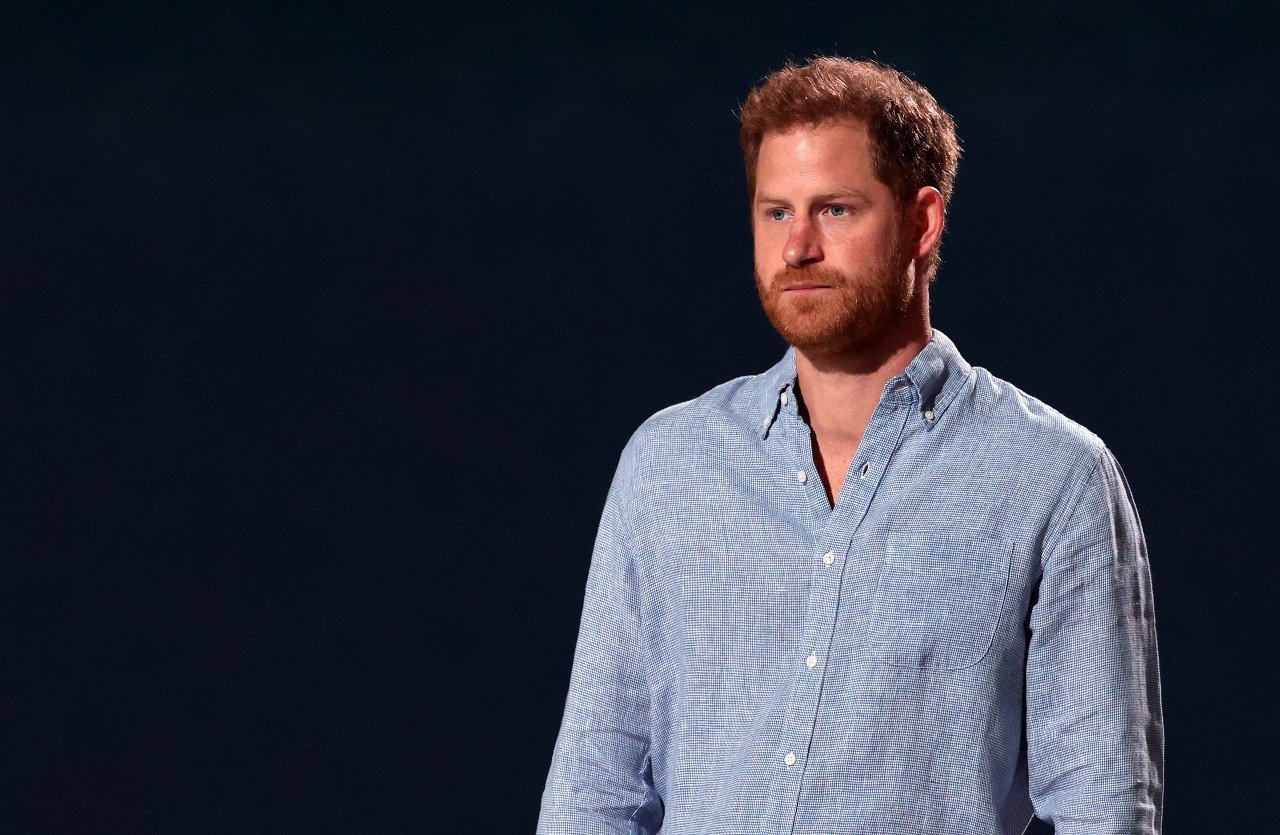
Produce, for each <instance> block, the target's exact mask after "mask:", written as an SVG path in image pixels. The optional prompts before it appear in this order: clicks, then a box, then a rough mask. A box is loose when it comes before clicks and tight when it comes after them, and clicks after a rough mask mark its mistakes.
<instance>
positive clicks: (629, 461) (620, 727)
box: [537, 436, 662, 835]
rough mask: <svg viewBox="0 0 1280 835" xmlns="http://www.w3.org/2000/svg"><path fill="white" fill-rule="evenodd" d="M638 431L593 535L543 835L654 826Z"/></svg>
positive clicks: (630, 833) (656, 805)
mask: <svg viewBox="0 0 1280 835" xmlns="http://www.w3.org/2000/svg"><path fill="white" fill-rule="evenodd" d="M635 447H636V438H635V436H633V438H632V440H631V441H630V442H629V443H628V445H627V448H626V449H625V450H624V451H623V454H622V458H621V460H620V461H619V464H618V468H617V471H616V472H615V474H614V478H613V483H612V485H611V486H610V488H609V495H608V498H607V499H606V502H605V508H604V512H603V514H602V516H601V520H600V526H599V529H598V531H597V534H596V541H595V547H594V549H593V552H592V557H591V567H590V570H589V572H588V576H587V585H586V594H585V598H584V602H583V607H582V619H581V623H580V626H579V631H578V641H577V646H576V649H575V651H574V659H573V672H572V675H571V677H570V683H569V694H568V697H567V699H566V701H565V710H564V717H563V720H562V722H561V726H560V732H559V735H558V737H557V739H556V744H555V749H554V752H553V754H552V761H551V769H550V772H549V774H548V776H547V782H546V788H545V790H544V791H543V794H542V808H541V814H540V816H539V819H538V829H537V831H538V833H539V835H553V833H554V835H568V834H569V833H575V834H576V833H582V834H583V835H586V833H591V835H596V833H626V835H640V834H641V833H648V832H656V831H657V830H658V828H659V826H660V825H661V813H662V804H661V801H660V799H659V798H658V796H657V793H656V791H655V790H654V787H653V785H652V780H651V776H650V768H649V760H648V756H649V727H650V726H649V704H650V699H649V685H648V679H647V676H646V674H645V660H644V659H645V651H644V647H643V642H642V640H641V636H640V589H639V582H638V579H637V576H636V569H635V565H634V563H633V561H632V559H631V554H630V552H629V550H628V541H627V540H628V536H629V525H628V521H627V520H628V515H629V510H630V507H631V504H632V495H631V472H632V470H633V468H634V463H633V461H634V455H635Z"/></svg>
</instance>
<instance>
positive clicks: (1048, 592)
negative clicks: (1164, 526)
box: [1026, 448, 1164, 835]
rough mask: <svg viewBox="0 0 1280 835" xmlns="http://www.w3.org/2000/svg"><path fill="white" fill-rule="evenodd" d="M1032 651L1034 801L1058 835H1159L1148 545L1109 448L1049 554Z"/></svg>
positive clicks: (1160, 764)
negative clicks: (1139, 834)
mask: <svg viewBox="0 0 1280 835" xmlns="http://www.w3.org/2000/svg"><path fill="white" fill-rule="evenodd" d="M1030 628H1031V640H1030V643H1029V645H1028V649H1027V670H1026V673H1027V677H1026V682H1027V684H1026V686H1027V692H1026V700H1027V701H1026V705H1027V717H1026V723H1027V727H1026V733H1027V766H1028V776H1029V784H1030V792H1031V801H1032V803H1033V805H1034V806H1035V810H1036V815H1037V816H1039V817H1040V818H1042V819H1044V820H1049V821H1052V822H1053V824H1054V830H1055V831H1056V832H1057V833H1058V835H1121V833H1124V835H1130V833H1134V834H1135V835H1136V834H1137V833H1141V835H1159V832H1160V827H1161V817H1162V812H1163V801H1164V719H1163V713H1162V710H1161V703H1160V666H1159V660H1158V656H1157V647H1156V623H1155V609H1154V600H1153V599H1152V592H1151V570H1150V567H1149V565H1148V563H1147V546H1146V540H1145V537H1144V535H1143V531H1142V524H1141V522H1140V521H1139V519H1138V511H1137V508H1136V507H1135V505H1134V501H1133V494H1132V492H1131V491H1130V489H1129V483H1128V481H1127V479H1126V478H1125V476H1124V473H1123V472H1122V471H1121V469H1120V465H1119V463H1118V462H1117V461H1116V460H1115V457H1114V456H1113V455H1112V454H1111V451H1110V450H1108V449H1106V448H1103V449H1102V450H1101V451H1100V452H1099V457H1098V460H1097V462H1096V464H1095V465H1094V467H1093V470H1092V472H1091V473H1090V474H1089V475H1088V476H1087V477H1086V478H1085V480H1084V482H1083V484H1082V485H1081V487H1080V489H1079V492H1078V493H1077V495H1076V497H1075V499H1074V500H1073V503H1072V505H1071V506H1070V507H1069V508H1068V510H1067V513H1066V517H1065V519H1064V521H1063V522H1062V523H1061V525H1060V526H1059V528H1058V530H1057V531H1056V532H1055V533H1054V534H1053V536H1052V539H1051V540H1050V541H1049V543H1048V544H1047V551H1046V556H1045V557H1044V564H1043V575H1042V577H1041V580H1040V589H1039V597H1038V599H1037V601H1036V603H1035V606H1034V607H1033V608H1032V610H1031V619H1030Z"/></svg>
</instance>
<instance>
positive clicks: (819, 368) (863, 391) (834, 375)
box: [796, 311, 932, 438]
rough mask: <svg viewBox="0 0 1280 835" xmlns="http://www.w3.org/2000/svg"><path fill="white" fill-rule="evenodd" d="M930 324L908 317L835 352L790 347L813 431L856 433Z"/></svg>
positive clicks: (804, 410)
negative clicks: (879, 334) (872, 339)
mask: <svg viewBox="0 0 1280 835" xmlns="http://www.w3.org/2000/svg"><path fill="white" fill-rule="evenodd" d="M931 336H932V330H931V327H930V325H929V317H928V313H927V311H926V313H925V315H924V317H923V319H918V318H915V317H908V318H907V319H904V320H903V322H902V323H901V326H900V327H898V328H894V329H891V330H890V331H887V332H886V333H885V334H884V335H883V336H882V337H881V338H880V339H879V340H877V341H876V342H874V343H868V344H865V345H859V346H856V347H855V348H852V349H850V350H848V351H846V352H844V353H840V354H817V353H815V352H807V353H806V352H804V351H801V350H799V349H797V350H796V379H797V386H798V388H799V390H800V401H799V403H800V404H801V413H802V415H803V416H804V418H805V419H806V420H807V421H808V422H809V426H810V427H811V428H812V429H813V431H814V432H815V433H816V434H818V435H825V436H831V437H843V438H860V437H861V436H862V433H863V430H864V429H865V428H866V426H867V423H868V422H869V421H870V420H871V414H872V412H874V411H875V408H876V406H877V405H878V404H879V403H880V393H881V391H882V390H883V389H884V384H885V383H886V382H888V381H889V380H890V379H892V378H893V377H896V376H897V375H899V374H901V373H902V371H903V369H905V368H906V367H907V366H908V365H910V364H911V361H912V360H913V359H915V357H916V355H917V354H919V353H920V351H921V350H922V349H923V348H924V347H925V346H926V345H927V344H929V339H930V337H931Z"/></svg>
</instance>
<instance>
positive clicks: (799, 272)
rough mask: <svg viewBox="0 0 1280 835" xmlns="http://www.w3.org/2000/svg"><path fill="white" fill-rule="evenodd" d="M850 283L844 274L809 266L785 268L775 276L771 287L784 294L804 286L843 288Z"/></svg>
mask: <svg viewBox="0 0 1280 835" xmlns="http://www.w3.org/2000/svg"><path fill="white" fill-rule="evenodd" d="M847 283H848V281H847V280H846V279H845V276H844V273H842V272H840V271H839V270H835V269H832V268H831V267H822V266H808V267H792V266H790V265H788V266H785V267H783V268H782V269H780V270H778V271H777V272H776V273H774V274H773V280H772V282H771V285H772V287H773V289H774V290H776V291H778V292H782V291H783V290H788V289H790V288H792V287H796V286H799V285H804V284H820V285H825V286H827V287H843V286H844V285H845V284H847Z"/></svg>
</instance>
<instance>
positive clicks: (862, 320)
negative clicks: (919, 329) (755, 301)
mask: <svg viewBox="0 0 1280 835" xmlns="http://www.w3.org/2000/svg"><path fill="white" fill-rule="evenodd" d="M915 272H916V271H915V269H914V268H913V265H912V263H911V257H910V254H909V253H907V252H906V249H905V247H904V246H903V244H902V241H901V240H898V241H895V242H894V246H893V248H892V249H891V250H890V251H889V252H886V253H885V254H884V255H883V256H881V257H880V258H878V259H876V261H875V262H874V263H873V264H871V265H869V266H868V267H867V269H865V270H862V271H860V272H859V273H857V274H856V275H846V274H845V273H843V272H840V271H839V270H837V269H834V268H832V267H823V266H818V265H810V266H806V267H799V268H797V267H792V266H790V265H787V266H784V267H783V268H782V269H781V270H779V271H778V272H777V273H775V274H774V276H773V279H772V281H769V282H766V281H765V280H764V279H763V278H762V277H761V276H760V270H759V269H758V268H757V269H756V271H755V277H756V292H757V294H758V295H759V296H760V303H761V305H763V306H764V312H765V315H766V316H768V317H769V321H770V323H772V324H773V327H774V329H775V330H777V332H778V334H779V335H781V336H782V338H783V339H784V340H786V342H787V344H789V345H793V346H795V348H796V349H797V350H799V351H801V352H803V353H804V354H805V355H806V356H809V357H811V358H813V359H819V358H834V357H841V356H848V355H849V354H851V353H854V352H857V351H859V350H860V349H865V348H867V347H868V346H872V345H875V344H876V343H877V342H879V341H880V340H881V339H882V338H884V337H885V336H886V335H887V334H888V333H889V331H890V330H892V329H893V328H894V326H896V325H897V324H899V323H900V322H901V321H902V319H903V318H904V317H905V316H906V313H907V310H908V309H909V308H910V306H911V300H912V298H913V297H914V295H915ZM802 282H803V283H812V284H824V285H827V286H829V287H830V288H832V289H830V290H822V291H820V292H818V293H815V294H813V295H808V296H804V295H800V294H798V293H787V292H784V291H783V289H782V288H784V287H788V286H791V285H793V284H797V283H802Z"/></svg>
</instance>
